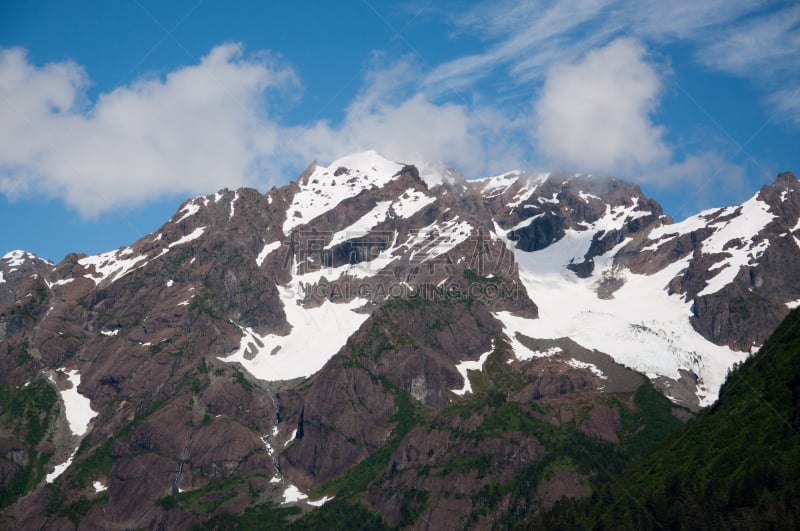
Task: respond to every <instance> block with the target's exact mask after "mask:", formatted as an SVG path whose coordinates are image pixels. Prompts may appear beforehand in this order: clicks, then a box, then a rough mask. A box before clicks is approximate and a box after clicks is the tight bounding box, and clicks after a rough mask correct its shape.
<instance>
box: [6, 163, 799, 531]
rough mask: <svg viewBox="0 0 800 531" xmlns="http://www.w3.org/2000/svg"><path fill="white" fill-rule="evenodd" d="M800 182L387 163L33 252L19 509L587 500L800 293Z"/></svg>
mask: <svg viewBox="0 0 800 531" xmlns="http://www.w3.org/2000/svg"><path fill="white" fill-rule="evenodd" d="M431 177H433V178H431ZM434 181H436V182H437V183H440V184H436V185H435V186H434V185H432V184H431V186H429V184H428V183H433V182H434ZM796 185H797V180H796V179H795V178H794V177H793V176H791V175H789V174H782V175H781V176H779V178H778V180H777V181H776V183H775V184H774V185H772V186H769V187H765V188H764V189H762V190H761V191H760V192H759V193H758V194H757V195H756V196H754V197H753V198H752V199H751V200H750V201H748V202H746V203H745V204H743V205H741V206H739V207H729V208H726V209H719V210H716V211H708V212H704V213H701V214H699V215H698V216H695V217H693V218H689V219H687V220H685V221H683V222H681V223H678V224H673V223H671V219H670V218H669V217H668V216H665V215H664V214H663V212H662V211H661V208H660V207H659V205H658V204H657V203H656V202H655V201H653V200H652V199H648V198H646V197H644V195H643V194H642V193H641V191H640V190H639V189H638V188H637V187H636V186H633V185H631V184H628V183H624V182H622V181H618V180H615V179H610V178H599V177H590V176H580V175H561V174H542V175H529V174H526V173H522V172H512V173H509V174H504V175H501V176H498V177H492V178H487V179H483V180H478V181H465V180H464V179H463V178H460V177H459V175H458V174H457V172H454V171H450V170H448V171H445V172H441V174H439V175H433V176H432V175H431V170H427V173H425V172H424V173H423V175H422V176H421V175H420V173H419V171H418V170H417V168H416V167H414V166H411V165H405V164H399V163H395V162H391V161H388V160H386V159H384V158H382V157H381V156H379V155H378V154H377V153H375V152H365V153H360V154H356V155H352V156H349V157H345V158H343V159H340V160H339V161H336V162H334V163H333V164H331V165H330V166H328V167H325V166H320V165H317V164H312V165H311V166H310V167H309V168H308V170H306V171H305V172H304V173H303V174H302V175H301V176H300V178H299V179H298V180H297V181H295V182H293V183H291V184H289V185H287V186H285V187H282V188H273V189H272V190H270V191H269V192H268V193H266V194H261V193H259V192H257V191H255V190H248V189H240V190H237V191H221V192H219V193H217V194H214V195H210V196H207V197H198V198H194V199H191V200H189V201H187V202H185V203H184V204H183V205H181V206H180V207H179V209H178V211H177V212H176V214H175V215H174V216H173V218H172V219H170V220H169V221H168V222H167V223H166V224H165V225H164V226H163V227H162V228H161V229H159V230H158V231H157V232H156V233H154V234H150V235H147V236H145V237H143V238H142V239H140V240H139V241H138V242H135V243H133V244H132V245H130V246H128V247H123V248H121V249H118V250H116V251H111V252H108V253H104V254H101V255H98V256H79V255H70V256H68V257H67V258H65V260H63V261H62V262H61V263H59V264H56V265H52V264H46V263H44V262H42V261H37V260H36V259H34V258H33V257H30V256H17V255H14V256H13V257H12V259H13V260H16V261H21V263H20V264H16V262H14V264H16V267H17V271H15V272H14V273H15V275H16V273H20V275H21V274H22V267H21V266H22V265H25V267H28V268H29V269H26V270H25V276H24V277H21V276H20V275H16V276H14V284H13V285H12V284H11V283H10V282H8V286H6V288H11V289H12V292H13V296H11V297H7V300H6V304H5V305H3V307H2V309H0V330H2V331H3V336H2V338H0V340H1V341H0V368H2V376H0V384H2V386H3V394H2V397H3V400H2V404H0V407H2V410H0V419H3V423H2V430H0V450H2V451H3V453H2V456H1V457H0V465H2V466H0V488H3V489H4V496H3V499H4V506H5V507H6V508H5V509H4V510H3V511H4V512H3V515H4V516H3V517H4V518H5V519H6V520H5V521H4V522H5V523H7V524H8V525H18V526H21V527H24V528H27V527H39V526H42V525H46V526H63V527H69V526H72V525H76V524H78V523H80V525H82V526H85V527H97V526H100V527H106V528H128V527H175V526H179V527H187V526H188V527H190V526H192V525H195V524H200V523H202V522H204V521H206V520H207V519H208V518H212V519H213V518H217V517H219V518H223V517H222V515H223V514H234V515H236V514H241V513H242V511H243V510H244V509H245V507H251V508H252V507H259V508H260V509H258V510H260V511H262V512H265V514H266V513H267V512H269V513H270V514H273V513H274V514H278V513H280V512H281V511H284V512H283V513H281V514H283V515H284V517H285V516H286V515H287V513H286V512H285V511H286V510H284V509H276V508H275V507H274V506H273V505H270V504H275V503H278V504H280V503H282V502H285V501H287V500H298V499H301V498H304V497H305V496H306V495H310V496H311V499H312V500H314V499H321V501H320V503H321V502H322V501H325V500H327V499H329V497H330V496H336V500H335V501H334V502H330V503H329V504H327V505H325V509H324V510H320V513H319V514H323V515H324V514H333V515H335V514H337V511H343V512H347V511H357V510H358V507H362V506H363V505H366V506H368V507H369V508H370V510H373V511H377V512H378V513H380V515H381V516H382V517H383V518H384V519H385V520H386V521H387V522H390V523H392V524H394V525H404V526H405V525H417V526H423V527H424V525H428V524H423V522H428V523H430V525H434V523H436V524H445V523H448V522H453V521H455V520H454V518H455V517H454V515H456V514H458V515H459V519H458V522H460V523H459V526H461V525H470V524H475V525H482V526H484V525H488V524H489V523H490V522H494V521H500V520H503V519H505V518H509V516H508V515H519V514H522V513H524V512H526V511H531V510H538V509H540V508H542V507H547V506H549V505H551V504H552V503H553V502H555V501H556V499H558V498H559V497H561V496H573V497H576V496H577V497H580V496H586V495H588V494H589V492H590V491H591V489H593V488H595V487H596V486H597V485H598V484H600V483H602V481H604V478H607V477H608V476H609V474H611V473H613V472H614V471H616V470H620V469H621V467H622V466H623V464H624V463H625V462H626V460H628V459H630V458H632V457H635V456H637V455H641V453H642V452H643V451H644V449H646V448H649V447H651V446H652V445H653V444H655V443H656V442H657V441H659V440H661V439H662V438H663V437H664V436H666V434H667V433H669V432H670V431H671V430H674V429H675V428H676V427H677V426H678V424H679V423H678V421H677V420H676V416H679V417H681V418H686V416H687V415H688V413H687V411H686V410H685V409H683V408H682V407H679V406H678V405H679V404H680V405H683V406H686V407H689V408H693V409H696V408H697V407H698V406H699V405H708V404H710V403H712V402H713V401H714V399H715V398H716V396H717V391H718V389H719V386H720V385H721V384H722V381H723V379H724V376H725V374H726V373H727V371H728V369H729V368H730V367H731V366H732V365H733V364H734V363H736V362H738V361H741V360H744V359H745V358H746V356H747V355H748V353H749V351H750V350H751V348H752V347H753V346H754V345H756V346H757V345H760V344H761V343H762V342H763V340H764V338H766V337H767V335H768V334H769V333H770V331H771V330H772V329H773V328H774V327H775V326H776V325H777V323H778V322H779V319H781V318H782V317H783V316H785V315H786V314H787V313H788V311H789V309H790V307H793V306H795V305H796V304H797V301H798V300H799V299H800V293H798V291H800V285H798V284H797V282H795V281H794V279H797V278H800V276H798V274H797V273H798V271H797V268H798V267H800V260H798V258H800V257H797V256H796V254H797V253H798V252H800V250H799V249H798V247H800V232H799V231H800V226H799V225H798V212H800V208H799V207H798V204H799V203H800V195H798V194H797V193H796V192H795V189H796ZM6 262H8V256H7V257H6V259H4V262H0V265H2V266H3V267H5V268H6V269H3V275H4V279H11V278H12V277H11V272H10V271H9V269H10V268H11V267H12V266H9V265H8V264H7V263H6ZM29 262H30V264H28V263H29ZM3 264H5V265H3ZM3 285H4V284H0V288H2V287H3ZM748 313H749V315H753V316H755V315H756V314H757V315H758V318H757V319H753V320H748V318H747V317H748ZM752 321H757V322H752ZM626 367H627V368H626ZM631 369H633V370H631ZM634 371H638V373H637V372H634ZM639 373H644V374H645V375H646V376H647V377H649V379H650V380H651V381H652V382H653V384H655V386H656V387H657V388H658V389H660V390H661V391H662V392H663V393H664V394H666V395H667V396H668V397H669V398H671V399H672V401H673V405H670V402H669V401H667V400H666V399H664V397H663V396H661V395H659V394H657V393H655V391H653V388H652V386H651V384H650V383H649V382H647V379H646V378H645V377H643V376H642V375H641V374H639ZM8 412H15V414H13V415H9V414H8ZM3 415H6V416H3ZM576 441H577V442H576ZM581 448H584V449H585V448H592V449H593V450H592V451H593V452H600V453H602V454H603V455H607V456H608V461H607V462H608V463H610V464H609V465H608V466H607V467H606V469H603V468H598V466H597V465H596V464H593V463H592V462H590V461H588V460H587V459H586V454H585V451H584V452H583V453H582V452H581ZM454 482H455V484H458V485H460V486H461V487H460V488H461V490H460V491H459V492H458V493H457V495H455V497H449V498H448V497H445V496H444V495H443V494H442V492H443V490H442V486H443V485H445V484H454ZM298 487H299V488H300V489H298ZM301 491H302V492H301ZM304 493H305V494H304ZM490 494H491V495H490ZM306 501H307V500H306ZM306 501H300V502H298V503H299V506H301V507H303V508H304V509H307V508H309V507H313V505H311V504H309V503H306ZM292 503H295V502H292ZM354 504H355V505H354ZM290 505H291V504H290ZM276 511H277V512H276ZM325 511H327V512H325ZM290 512H291V511H290ZM248 514H249V513H248ZM259 514H261V513H259ZM291 516H292V517H293V518H294V517H295V516H296V515H294V514H292V515H291ZM220 521H221V520H220ZM12 522H14V523H13V524H12ZM298 525H299V524H298Z"/></svg>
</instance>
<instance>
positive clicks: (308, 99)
mask: <svg viewBox="0 0 800 531" xmlns="http://www.w3.org/2000/svg"><path fill="white" fill-rule="evenodd" d="M645 4H646V3H644V2H636V1H633V2H620V1H606V0H591V1H569V2H568V1H560V2H549V1H527V2H507V1H502V0H501V1H498V0H494V1H487V2H453V1H447V0H430V1H429V0H420V1H416V0H413V1H409V2H403V3H397V2H389V1H382V0H344V1H341V2H322V1H319V2H315V1H309V2H303V3H299V2H295V3H291V2H221V1H217V0H200V1H197V0H194V1H188V2H177V1H176V2H153V1H146V0H134V1H123V0H120V1H115V2H82V1H73V2H57V1H53V2H45V1H9V0H3V1H0V226H2V231H0V254H2V253H5V252H6V251H10V250H12V249H17V248H22V249H25V250H28V251H30V252H34V253H36V254H38V255H40V256H42V257H44V258H47V259H50V260H54V261H57V260H60V259H62V258H63V257H64V256H65V255H66V254H67V253H68V252H82V253H88V254H93V253H97V252H101V251H106V250H110V249H114V248H117V247H119V246H121V245H126V244H129V243H131V242H133V241H135V240H136V239H138V238H139V237H141V236H143V235H144V234H147V233H149V232H152V231H154V230H156V229H157V228H158V227H159V226H160V225H161V224H162V223H163V222H164V221H166V220H167V219H168V218H169V217H170V216H171V215H172V214H173V213H174V212H175V210H176V209H177V206H178V205H179V203H180V202H181V201H183V200H184V199H185V198H187V197H190V196H194V195H200V194H207V193H213V192H215V191H216V190H218V189H220V188H223V187H228V188H235V187H238V186H254V187H256V188H258V189H260V190H262V191H266V190H267V189H269V188H270V187H271V186H273V185H281V184H285V183H287V182H288V181H290V180H291V179H293V178H294V177H295V176H296V175H297V174H298V173H299V172H300V171H302V169H303V168H304V167H305V166H307V165H308V163H309V162H311V161H312V160H317V161H319V162H321V163H323V164H326V163H329V162H331V161H332V160H334V159H336V158H338V157H340V156H343V155H346V154H348V153H350V152H353V151H357V150H362V149H368V148H375V149H378V150H379V151H380V152H382V153H383V154H385V155H386V156H387V157H389V158H392V159H395V160H400V161H404V162H422V161H426V160H431V161H432V160H441V161H444V162H446V163H448V164H450V165H452V166H454V167H456V168H458V169H459V170H461V171H462V172H463V173H464V174H465V175H467V176H468V177H481V176H485V175H491V174H496V173H500V172H503V171H506V170H510V169H516V168H523V169H531V170H555V169H563V170H568V171H578V172H586V173H593V174H611V175H615V176H617V177H620V178H624V179H627V180H630V181H633V182H635V183H637V184H639V185H641V186H642V188H643V189H644V191H645V193H647V194H648V195H650V196H653V197H656V198H657V199H658V200H659V201H660V202H661V203H662V205H663V206H664V209H665V211H666V212H668V213H671V214H673V216H674V217H675V218H676V219H682V218H683V217H686V216H687V215H690V214H693V213H695V212H697V211H699V210H701V209H703V208H709V207H713V206H722V205H725V204H730V203H734V202H739V201H741V200H743V199H745V198H746V197H748V196H750V195H752V194H753V193H754V192H755V191H756V190H757V189H758V187H760V186H761V185H763V184H766V183H770V182H772V180H773V179H774V177H775V175H776V173H777V172H779V171H783V170H793V171H798V168H800V164H798V163H799V162H800V149H798V145H800V142H798V141H799V140H800V93H798V89H800V69H798V59H797V58H798V57H800V6H798V5H797V4H796V3H795V2H757V1H737V0H728V1H716V0H712V1H697V0H695V1H691V2H680V1H675V2H660V3H656V4H655V5H645Z"/></svg>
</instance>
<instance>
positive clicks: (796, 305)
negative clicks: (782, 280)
mask: <svg viewBox="0 0 800 531" xmlns="http://www.w3.org/2000/svg"><path fill="white" fill-rule="evenodd" d="M786 307H787V308H789V309H790V310H794V309H795V308H800V299H797V300H796V301H792V302H787V303H786Z"/></svg>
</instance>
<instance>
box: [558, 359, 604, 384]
mask: <svg viewBox="0 0 800 531" xmlns="http://www.w3.org/2000/svg"><path fill="white" fill-rule="evenodd" d="M564 363H566V364H567V365H569V366H570V367H575V368H576V369H589V370H590V371H592V372H593V373H594V374H595V375H596V376H598V377H600V378H602V379H604V380H607V379H608V377H607V376H606V375H605V374H603V371H601V370H600V368H599V367H598V366H597V365H595V364H594V363H586V362H585V361H580V360H576V359H574V358H572V359H567V360H564Z"/></svg>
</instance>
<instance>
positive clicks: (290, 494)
mask: <svg viewBox="0 0 800 531" xmlns="http://www.w3.org/2000/svg"><path fill="white" fill-rule="evenodd" d="M305 499H308V496H307V495H306V494H304V493H303V492H301V491H300V489H298V488H297V487H295V486H294V485H289V486H288V487H286V490H284V491H283V500H284V501H283V504H281V505H285V504H287V503H296V502H299V501H301V500H305Z"/></svg>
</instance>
